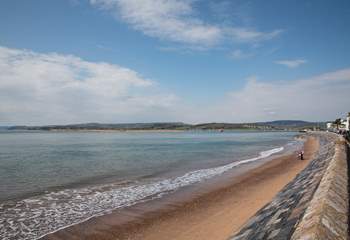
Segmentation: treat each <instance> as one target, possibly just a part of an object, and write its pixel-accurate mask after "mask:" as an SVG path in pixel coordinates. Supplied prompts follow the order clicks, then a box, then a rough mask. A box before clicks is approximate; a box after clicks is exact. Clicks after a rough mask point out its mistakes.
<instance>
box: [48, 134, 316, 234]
mask: <svg viewBox="0 0 350 240" xmlns="http://www.w3.org/2000/svg"><path fill="white" fill-rule="evenodd" d="M303 148H304V151H305V160H303V161H300V160H298V157H297V154H296V153H295V152H294V153H290V154H287V155H283V156H278V157H275V158H273V159H272V160H270V161H267V162H265V163H264V164H262V165H259V166H257V167H254V168H252V169H246V171H245V172H244V174H241V175H234V176H232V177H231V178H229V179H225V180H224V181H218V182H215V184H211V185H209V186H208V185H207V186H205V187H202V188H201V189H199V190H198V189H197V192H196V194H193V189H187V191H186V190H183V191H180V192H179V193H177V194H171V195H168V196H165V197H163V198H162V199H160V200H157V201H149V202H146V203H140V204H137V205H135V206H132V207H130V208H126V209H122V210H119V211H114V212H113V213H111V214H108V215H105V216H101V217H96V218H92V219H90V220H88V221H86V222H83V223H80V224H77V225H74V226H71V227H68V228H65V229H63V230H60V231H58V232H55V233H53V234H50V235H47V236H45V237H44V238H43V239H146V240H147V239H152V240H154V239H155V240H157V239H185V240H186V239H191V240H193V239H227V238H228V237H229V236H230V235H232V234H234V233H235V232H236V231H238V230H239V229H240V227H241V226H242V225H243V224H244V223H245V222H246V221H247V220H248V219H249V218H250V217H251V216H252V215H254V213H255V212H256V211H258V210H259V209H260V208H261V207H263V206H264V205H265V204H267V203H268V202H269V201H270V200H271V199H272V198H273V197H274V196H275V195H276V193H278V192H279V191H280V190H281V189H282V188H283V187H284V186H285V185H286V184H287V183H288V182H290V181H291V180H293V178H294V177H295V176H296V175H297V174H298V173H299V172H300V171H301V170H302V169H304V168H305V167H306V166H307V165H308V163H309V162H310V160H311V159H312V158H313V156H314V154H315V153H316V151H317V149H318V140H317V139H316V138H314V137H308V139H307V140H306V142H305V144H304V147H303ZM203 189H205V190H203ZM190 193H191V194H190Z"/></svg>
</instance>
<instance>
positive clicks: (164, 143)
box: [0, 130, 302, 240]
mask: <svg viewBox="0 0 350 240" xmlns="http://www.w3.org/2000/svg"><path fill="white" fill-rule="evenodd" d="M297 134H298V133H296V132H277V131H276V132H262V131H224V132H218V131H185V132H116V131H104V132H91V131H89V132H88V131H86V132H81V131H65V132H64V131H56V132H54V131H6V130H1V132H0V239H3V240H8V239H18V240H22V239H31V240H32V239H38V238H40V237H42V236H45V235H47V234H49V233H52V232H55V231H58V230H60V229H63V228H66V227H68V226H71V225H74V224H77V223H80V222H83V221H86V220H88V219H90V218H92V217H96V216H101V215H105V214H108V213H111V212H112V211H113V210H117V209H120V208H126V207H129V206H132V205H135V204H137V203H141V202H146V201H153V200H155V199H158V198H162V197H163V196H165V195H168V194H172V193H174V192H176V191H178V190H179V189H181V188H184V187H186V186H190V185H191V186H195V185H196V184H198V183H201V182H205V181H210V179H214V178H215V177H218V176H221V175H223V174H225V173H226V172H229V171H231V170H232V169H236V170H237V169H238V170H239V168H240V166H243V165H247V164H252V163H256V162H259V161H263V160H264V159H266V158H271V157H273V156H274V155H276V154H283V153H285V152H287V151H292V150H293V149H296V148H298V147H300V146H301V144H302V142H301V141H300V140H298V139H297V138H296V135H297Z"/></svg>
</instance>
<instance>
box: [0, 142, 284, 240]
mask: <svg viewBox="0 0 350 240" xmlns="http://www.w3.org/2000/svg"><path fill="white" fill-rule="evenodd" d="M283 149H284V148H283V147H279V148H274V149H271V150H268V151H263V152H261V153H260V154H259V156H257V157H254V158H250V159H246V160H242V161H236V162H232V163H230V164H227V165H224V166H219V167H214V168H209V169H200V170H196V171H192V172H188V173H186V174H185V175H183V176H179V177H175V178H170V179H165V180H161V181H157V182H152V183H147V184H143V185H131V186H126V187H120V185H119V186H117V185H113V184H109V185H104V186H95V187H89V188H82V189H66V190H62V191H58V192H51V193H47V194H44V195H42V196H37V197H32V198H29V199H25V200H22V201H18V202H16V203H13V204H9V203H7V204H0V237H1V239H3V240H9V239H18V240H24V239H38V238H40V237H42V236H44V235H46V234H48V233H52V232H55V231H58V230H60V229H62V228H65V227H68V226H71V225H74V224H77V223H79V222H83V221H86V220H88V219H90V218H92V217H94V216H100V215H104V214H107V213H109V212H111V211H112V210H115V209H118V208H122V207H126V206H131V205H134V204H136V203H139V202H143V201H147V200H150V199H154V198H159V197H161V196H162V195H164V194H167V193H169V192H172V191H175V190H176V189H178V188H181V187H184V186H188V185H191V184H194V183H198V182H201V181H203V180H206V179H210V178H212V177H215V176H218V175H220V174H222V173H224V172H226V171H228V170H230V169H232V168H234V167H236V166H238V165H241V164H245V163H249V162H254V161H257V160H259V159H262V158H266V157H269V156H271V155H272V154H275V153H278V152H280V151H282V150H283Z"/></svg>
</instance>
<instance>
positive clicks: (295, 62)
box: [275, 59, 307, 68]
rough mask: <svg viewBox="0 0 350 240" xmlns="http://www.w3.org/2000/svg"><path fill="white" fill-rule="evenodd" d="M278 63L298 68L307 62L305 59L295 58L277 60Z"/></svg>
mask: <svg viewBox="0 0 350 240" xmlns="http://www.w3.org/2000/svg"><path fill="white" fill-rule="evenodd" d="M275 63H276V64H280V65H284V66H286V67H288V68H297V67H299V66H300V65H302V64H305V63H307V61H306V60H305V59H295V60H279V61H276V62H275Z"/></svg>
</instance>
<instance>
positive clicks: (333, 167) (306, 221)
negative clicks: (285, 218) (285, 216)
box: [291, 137, 349, 240]
mask: <svg viewBox="0 0 350 240" xmlns="http://www.w3.org/2000/svg"><path fill="white" fill-rule="evenodd" d="M347 153H348V147H347V144H346V142H345V140H344V139H342V138H340V137H339V138H338V139H337V141H336V144H335V154H334V156H333V158H332V160H331V161H330V163H329V165H328V167H327V169H326V171H325V173H324V175H323V177H322V179H321V182H320V184H319V186H318V188H317V190H316V192H315V194H314V196H313V198H312V200H311V202H310V204H309V206H308V208H307V209H306V211H305V214H304V216H303V218H302V219H301V221H300V223H299V224H298V226H297V228H296V229H295V231H294V233H293V235H292V237H291V239H292V240H299V239H303V240H309V239H310V240H321V239H322V240H327V239H330V240H331V239H332V240H335V239H348V226H349V225H348V214H349V196H348V166H347Z"/></svg>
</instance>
